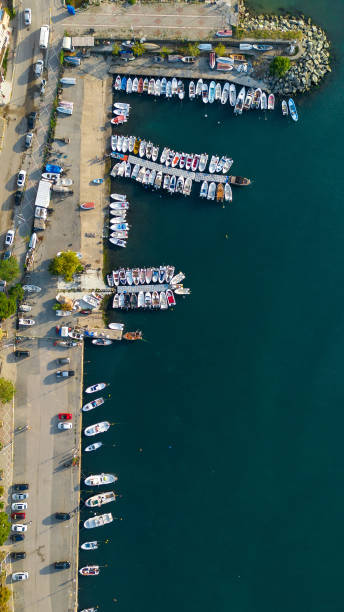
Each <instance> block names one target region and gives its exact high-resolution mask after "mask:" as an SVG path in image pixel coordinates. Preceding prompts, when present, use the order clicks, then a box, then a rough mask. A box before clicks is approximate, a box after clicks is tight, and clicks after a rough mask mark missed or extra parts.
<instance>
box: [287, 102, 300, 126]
mask: <svg viewBox="0 0 344 612" xmlns="http://www.w3.org/2000/svg"><path fill="white" fill-rule="evenodd" d="M288 106H289V112H290V116H291V118H292V119H293V121H298V119H299V116H298V114H297V110H296V106H295V102H294V100H293V99H292V98H289V100H288Z"/></svg>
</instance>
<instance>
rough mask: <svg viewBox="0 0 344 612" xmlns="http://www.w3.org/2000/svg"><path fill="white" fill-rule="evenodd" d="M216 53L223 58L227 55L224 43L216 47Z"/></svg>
mask: <svg viewBox="0 0 344 612" xmlns="http://www.w3.org/2000/svg"><path fill="white" fill-rule="evenodd" d="M214 51H215V53H216V55H218V56H220V57H221V56H224V54H225V53H226V47H225V46H224V45H223V44H222V43H220V44H219V45H217V46H216V47H215V49H214Z"/></svg>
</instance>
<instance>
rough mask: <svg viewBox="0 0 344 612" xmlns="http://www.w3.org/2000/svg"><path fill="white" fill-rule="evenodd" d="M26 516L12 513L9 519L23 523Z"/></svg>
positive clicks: (21, 513) (20, 513)
mask: <svg viewBox="0 0 344 612" xmlns="http://www.w3.org/2000/svg"><path fill="white" fill-rule="evenodd" d="M25 517H26V514H25V512H12V514H11V518H12V519H13V520H14V521H25Z"/></svg>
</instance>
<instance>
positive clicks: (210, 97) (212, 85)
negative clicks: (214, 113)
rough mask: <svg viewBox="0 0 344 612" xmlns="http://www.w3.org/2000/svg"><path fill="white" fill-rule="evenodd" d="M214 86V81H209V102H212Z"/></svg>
mask: <svg viewBox="0 0 344 612" xmlns="http://www.w3.org/2000/svg"><path fill="white" fill-rule="evenodd" d="M215 88H216V83H215V81H210V85H209V93H208V100H209V102H210V103H212V102H214V100H215Z"/></svg>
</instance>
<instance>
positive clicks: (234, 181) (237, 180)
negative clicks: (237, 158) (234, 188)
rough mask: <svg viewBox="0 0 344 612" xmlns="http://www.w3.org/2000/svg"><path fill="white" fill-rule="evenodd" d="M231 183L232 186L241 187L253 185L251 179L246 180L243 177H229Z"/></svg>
mask: <svg viewBox="0 0 344 612" xmlns="http://www.w3.org/2000/svg"><path fill="white" fill-rule="evenodd" d="M229 182H230V183H231V184H232V185H239V186H243V185H250V183H251V181H250V179H248V178H245V177H243V176H230V177H229Z"/></svg>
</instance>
